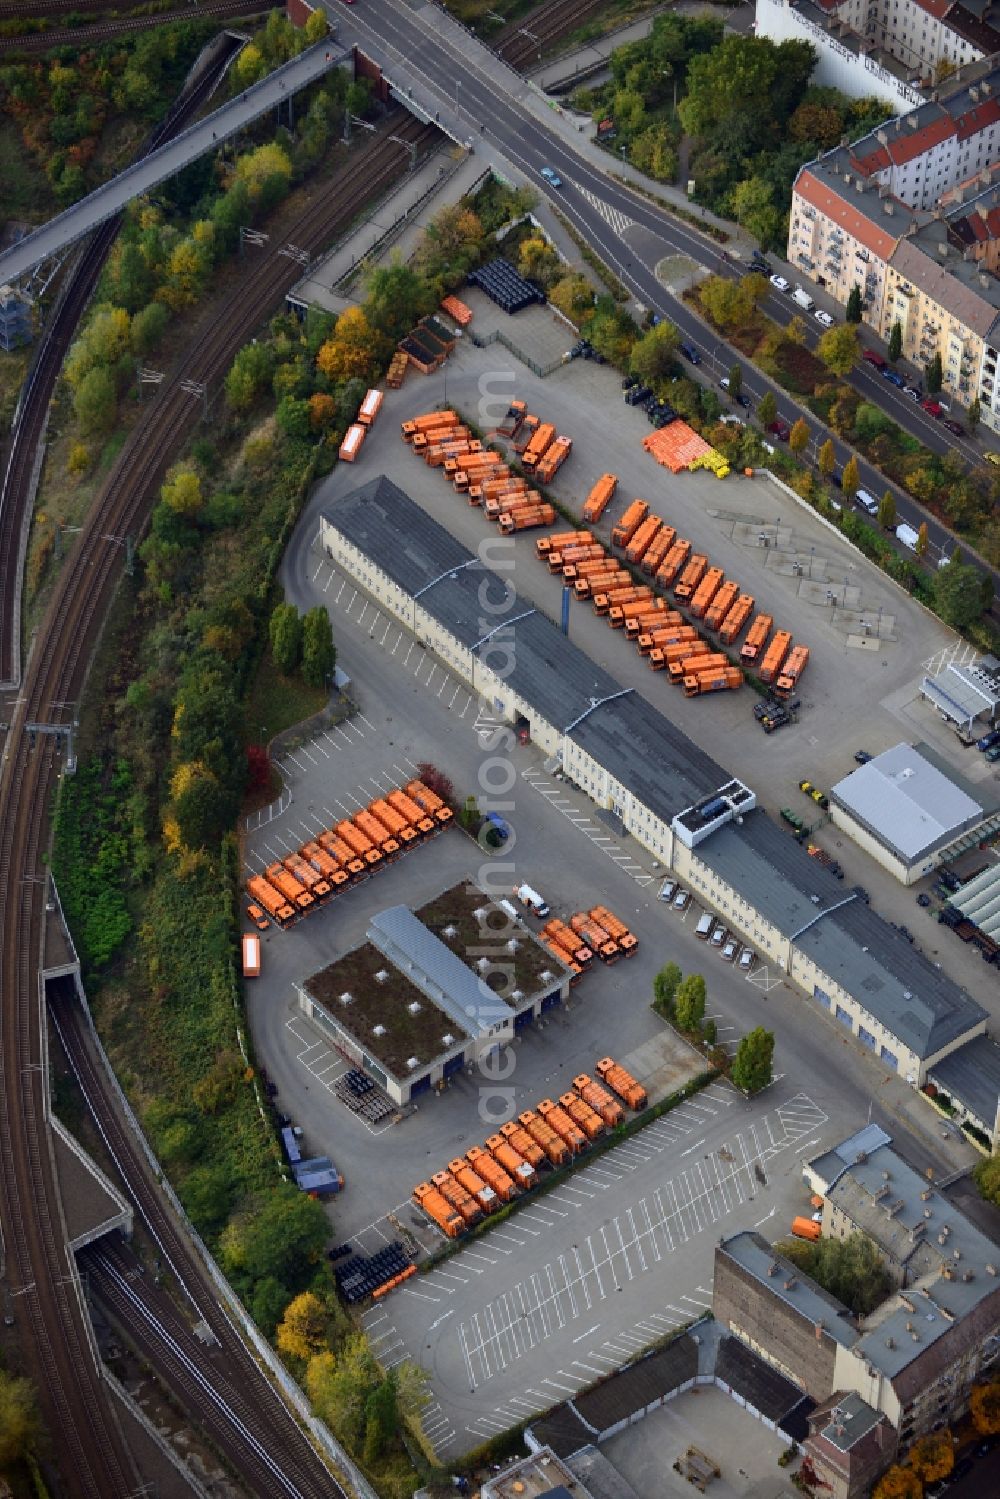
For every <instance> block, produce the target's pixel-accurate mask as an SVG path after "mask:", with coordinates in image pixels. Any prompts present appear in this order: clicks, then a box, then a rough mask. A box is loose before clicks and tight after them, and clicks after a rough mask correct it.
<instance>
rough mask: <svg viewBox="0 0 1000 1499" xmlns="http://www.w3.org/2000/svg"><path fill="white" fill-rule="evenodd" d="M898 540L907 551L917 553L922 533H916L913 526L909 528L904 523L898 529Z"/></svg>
mask: <svg viewBox="0 0 1000 1499" xmlns="http://www.w3.org/2000/svg"><path fill="white" fill-rule="evenodd" d="M896 540H897V541H901V542H902V543H903V545H904V547H906V549H907V551H910V552H915V551H916V550H917V542H918V541H919V540H920V533H919V532H918V531H914V529H913V527H912V526H908V525H907V524H906V522H905V521H903V522H902V523H901V524H900V525H898V526H897V527H896Z"/></svg>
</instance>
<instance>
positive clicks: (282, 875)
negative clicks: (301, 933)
mask: <svg viewBox="0 0 1000 1499" xmlns="http://www.w3.org/2000/svg"><path fill="white" fill-rule="evenodd" d="M264 875H265V877H266V879H267V882H268V884H269V885H273V886H274V888H275V889H276V890H280V892H281V894H282V895H283V896H284V897H285V899H286V900H287V902H288V904H289V905H290V906H294V907H295V909H296V910H297V911H298V912H299V913H300V914H301V915H305V913H306V912H307V911H311V910H312V909H313V907H314V906H315V904H316V897H315V895H313V893H312V891H310V890H303V888H302V886H301V885H300V884H299V882H298V880H297V879H296V878H295V876H294V875H293V874H289V872H288V870H287V869H286V868H285V866H284V865H283V864H277V863H276V864H269V865H268V867H267V868H266V869H265V871H264Z"/></svg>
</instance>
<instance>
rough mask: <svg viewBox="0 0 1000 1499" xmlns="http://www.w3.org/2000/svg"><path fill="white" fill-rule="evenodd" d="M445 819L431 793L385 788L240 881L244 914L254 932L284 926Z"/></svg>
mask: <svg viewBox="0 0 1000 1499" xmlns="http://www.w3.org/2000/svg"><path fill="white" fill-rule="evenodd" d="M451 820H452V811H451V808H450V807H447V806H445V804H444V802H443V801H442V800H441V798H440V797H439V796H438V795H437V794H436V792H434V791H432V790H431V789H430V787H428V786H425V785H424V783H423V782H422V781H410V782H409V783H408V784H407V786H406V788H405V789H404V790H401V791H390V792H389V793H388V795H387V796H384V797H379V798H378V799H377V800H375V801H373V802H370V803H369V805H368V806H367V808H366V809H365V810H364V811H363V812H355V814H354V816H353V817H349V818H345V819H344V821H343V822H338V823H335V824H334V826H333V827H331V828H327V829H325V830H324V831H323V832H321V833H320V834H319V835H318V836H317V837H316V838H314V839H312V840H311V841H310V842H308V843H304V844H303V845H302V847H301V848H300V849H299V850H298V851H297V852H296V853H294V854H289V856H288V858H287V859H283V860H280V861H276V862H275V863H273V864H269V865H268V867H267V868H266V869H265V871H264V873H263V874H259V875H252V876H251V878H250V879H248V880H247V882H246V892H247V895H248V896H249V897H250V904H249V905H248V906H247V915H248V916H249V918H250V920H251V921H252V922H253V924H254V926H256V927H257V928H258V929H259V930H260V931H264V930H266V928H267V927H268V925H269V924H270V923H271V922H273V923H274V925H275V926H278V927H282V928H287V927H290V926H291V925H292V924H293V923H294V922H296V921H298V920H299V919H300V918H301V917H303V916H307V915H308V914H309V912H310V911H314V910H316V909H317V907H319V906H322V905H325V904H326V902H327V901H328V900H329V899H330V898H331V896H333V895H336V894H337V893H338V892H339V891H341V890H344V889H346V888H347V886H348V885H351V884H354V883H355V882H356V881H357V880H359V879H363V878H365V876H366V875H369V874H373V873H374V872H375V871H376V870H378V869H380V868H382V867H383V865H384V864H386V863H391V862H392V861H393V860H394V859H397V858H399V856H400V854H402V853H405V851H406V850H407V849H408V848H413V847H415V846H416V844H418V843H421V842H423V840H424V839H425V838H429V837H431V836H432V835H433V834H434V833H436V832H438V831H439V830H440V829H441V828H443V827H447V825H448V823H449V822H451Z"/></svg>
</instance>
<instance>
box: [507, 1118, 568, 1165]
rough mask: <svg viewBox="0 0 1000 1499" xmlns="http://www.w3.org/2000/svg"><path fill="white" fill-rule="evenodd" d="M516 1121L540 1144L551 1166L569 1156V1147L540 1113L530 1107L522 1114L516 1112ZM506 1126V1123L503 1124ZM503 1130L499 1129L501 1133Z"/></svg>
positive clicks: (562, 1162)
mask: <svg viewBox="0 0 1000 1499" xmlns="http://www.w3.org/2000/svg"><path fill="white" fill-rule="evenodd" d="M517 1122H518V1124H520V1126H521V1128H522V1129H523V1130H525V1131H526V1132H527V1134H529V1135H530V1136H531V1138H532V1139H533V1140H534V1142H535V1144H536V1145H540V1146H541V1148H542V1150H543V1151H544V1152H545V1154H546V1156H547V1157H548V1159H549V1160H550V1161H551V1162H552V1164H553V1166H564V1165H565V1164H566V1162H567V1161H568V1160H569V1158H570V1153H571V1152H570V1148H569V1146H568V1145H567V1144H566V1141H565V1140H563V1139H562V1138H561V1137H560V1136H559V1135H557V1134H556V1132H555V1130H554V1129H553V1128H552V1126H551V1124H547V1123H546V1121H545V1120H544V1119H543V1118H542V1117H541V1115H539V1114H536V1113H535V1112H534V1111H533V1110H532V1109H525V1111H524V1113H523V1114H518V1116H517ZM504 1128H506V1125H505V1126H504ZM502 1133H503V1130H501V1134H502Z"/></svg>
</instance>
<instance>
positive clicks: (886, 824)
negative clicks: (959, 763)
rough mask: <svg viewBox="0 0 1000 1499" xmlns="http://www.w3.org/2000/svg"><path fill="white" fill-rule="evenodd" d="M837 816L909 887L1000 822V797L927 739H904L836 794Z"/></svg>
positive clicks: (841, 785)
mask: <svg viewBox="0 0 1000 1499" xmlns="http://www.w3.org/2000/svg"><path fill="white" fill-rule="evenodd" d="M830 806H831V816H832V818H833V821H834V822H835V823H836V824H837V826H838V827H840V828H843V829H844V831H845V832H846V833H848V834H850V836H851V837H852V838H853V839H854V841H855V842H856V843H859V844H860V845H861V847H862V848H864V849H865V850H866V851H867V852H868V853H870V854H871V855H872V856H873V857H874V858H875V859H877V860H878V862H879V863H880V864H881V865H882V867H883V869H887V870H888V871H889V872H890V874H892V875H894V876H895V878H896V879H897V880H900V881H901V882H902V883H903V884H904V885H910V884H912V883H913V882H914V881H915V880H919V879H920V878H922V876H923V875H925V874H929V873H930V871H931V870H932V869H934V868H935V867H936V865H938V864H939V863H941V862H942V860H943V859H945V858H946V857H947V856H948V852H949V850H952V849H954V848H955V845H956V843H958V842H959V841H960V840H961V839H962V838H963V837H964V836H965V835H967V834H970V833H972V832H977V833H978V832H979V831H980V830H982V831H983V832H988V831H989V830H990V829H991V828H994V827H998V826H1000V800H998V798H997V796H996V794H995V793H994V792H993V791H992V790H991V789H990V788H989V787H987V786H986V785H985V784H984V785H983V786H974V785H972V784H971V783H970V782H969V781H967V780H966V779H965V778H964V777H963V776H960V775H959V774H958V773H957V772H956V771H954V770H952V769H951V767H950V766H949V765H948V764H947V763H946V762H945V761H944V760H942V759H941V758H940V756H939V755H937V754H936V753H935V751H934V750H932V749H931V748H930V746H929V745H926V744H912V745H911V744H897V745H895V746H894V747H893V748H892V749H888V750H886V751H885V752H884V754H881V755H876V756H875V758H874V759H872V760H870V761H869V762H868V764H867V765H860V766H858V767H857V769H856V770H852V771H851V773H850V775H847V776H845V777H844V779H843V780H842V781H838V782H837V784H836V785H835V786H833V787H832V788H831V791H830Z"/></svg>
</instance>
